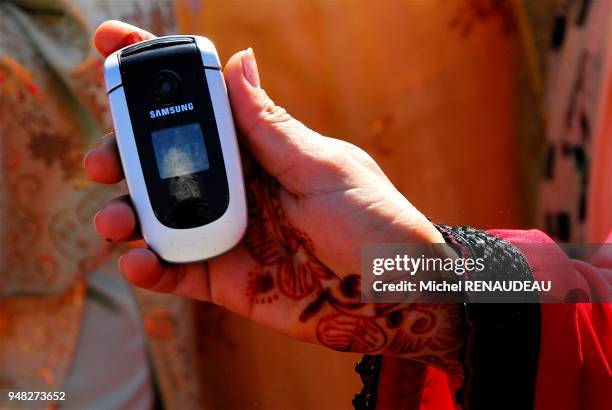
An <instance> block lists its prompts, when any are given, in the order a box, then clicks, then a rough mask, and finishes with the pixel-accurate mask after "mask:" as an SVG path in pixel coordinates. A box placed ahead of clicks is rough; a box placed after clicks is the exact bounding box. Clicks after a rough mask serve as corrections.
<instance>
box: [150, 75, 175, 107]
mask: <svg viewBox="0 0 612 410" xmlns="http://www.w3.org/2000/svg"><path fill="white" fill-rule="evenodd" d="M180 89H181V78H180V77H179V75H178V74H176V73H175V72H174V71H170V70H162V71H160V72H158V73H157V74H155V76H154V77H153V95H154V96H155V97H156V98H157V99H158V100H159V101H162V102H169V101H172V100H173V99H174V98H175V97H176V96H177V95H178V93H179V91H180Z"/></svg>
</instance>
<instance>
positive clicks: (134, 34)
mask: <svg viewBox="0 0 612 410" xmlns="http://www.w3.org/2000/svg"><path fill="white" fill-rule="evenodd" d="M152 38H155V36H154V35H153V34H151V33H149V32H148V31H145V30H143V29H141V28H138V27H136V26H132V25H130V24H127V23H124V22H122V21H117V20H108V21H105V22H104V23H102V24H100V26H98V28H97V29H96V33H95V34H94V44H95V45H96V48H97V49H98V52H100V54H102V56H104V57H107V56H108V55H109V54H111V53H113V52H115V51H117V50H119V49H120V48H123V47H126V46H129V45H130V44H134V43H138V42H140V41H144V40H149V39H152Z"/></svg>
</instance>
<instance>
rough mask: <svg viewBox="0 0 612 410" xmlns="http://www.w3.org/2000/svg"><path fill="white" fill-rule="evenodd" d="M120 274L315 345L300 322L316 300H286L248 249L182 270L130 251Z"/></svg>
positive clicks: (151, 255) (307, 297) (311, 333)
mask: <svg viewBox="0 0 612 410" xmlns="http://www.w3.org/2000/svg"><path fill="white" fill-rule="evenodd" d="M119 268H120V269H121V271H122V272H123V274H124V275H125V278H126V279H127V281H128V282H130V283H132V284H133V285H135V286H138V287H141V288H144V289H147V290H151V291H155V292H162V293H171V294H174V295H179V296H185V297H190V298H193V299H198V300H203V301H211V302H213V303H215V304H217V305H219V306H223V307H225V308H227V309H229V310H231V311H233V312H235V313H238V314H240V315H242V316H245V317H247V318H249V319H252V320H254V321H256V322H257V323H260V324H263V325H266V326H269V327H271V328H273V329H275V330H276V331H279V332H281V333H284V334H287V335H289V336H293V337H298V338H300V339H302V340H306V341H313V340H314V329H313V323H312V322H311V321H305V322H300V319H299V318H300V316H301V315H303V312H304V310H305V309H307V307H308V306H309V305H310V304H311V303H312V302H313V301H314V300H316V298H317V294H315V293H312V294H311V295H305V296H304V297H303V298H302V299H300V300H296V299H294V298H288V297H286V296H284V295H283V293H282V291H281V290H280V289H279V287H278V283H277V281H276V279H275V277H274V276H273V275H272V273H271V272H268V271H266V270H263V269H262V268H261V267H260V266H258V265H257V264H256V263H254V260H253V259H252V258H251V257H250V255H249V252H248V250H246V248H245V247H244V246H239V247H237V248H234V249H233V250H231V251H230V252H228V253H226V254H224V255H223V256H220V257H218V258H214V259H211V260H209V261H208V262H199V263H191V264H184V265H174V264H169V263H166V262H164V261H162V260H160V259H159V258H158V257H157V256H156V255H155V253H154V252H153V251H151V250H149V249H144V248H138V249H131V250H130V251H128V252H127V253H126V254H125V255H123V256H122V257H121V259H120V260H119ZM326 309H328V307H327V308H323V309H321V311H320V312H319V311H318V312H317V314H323V313H324V312H325V310H326Z"/></svg>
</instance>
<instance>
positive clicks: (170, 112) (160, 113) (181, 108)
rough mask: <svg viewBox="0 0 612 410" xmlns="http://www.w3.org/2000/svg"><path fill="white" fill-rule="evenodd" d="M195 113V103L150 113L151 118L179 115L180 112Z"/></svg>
mask: <svg viewBox="0 0 612 410" xmlns="http://www.w3.org/2000/svg"><path fill="white" fill-rule="evenodd" d="M184 111H193V103H187V104H179V105H174V106H172V107H166V108H160V109H158V110H151V111H149V117H151V118H157V117H165V116H166V115H173V114H178V113H179V112H184Z"/></svg>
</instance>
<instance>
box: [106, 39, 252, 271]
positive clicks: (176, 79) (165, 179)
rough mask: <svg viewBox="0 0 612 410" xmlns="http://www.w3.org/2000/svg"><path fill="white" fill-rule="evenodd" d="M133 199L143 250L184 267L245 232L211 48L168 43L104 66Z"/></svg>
mask: <svg viewBox="0 0 612 410" xmlns="http://www.w3.org/2000/svg"><path fill="white" fill-rule="evenodd" d="M104 77H105V82H106V91H107V93H108V100H109V102H110V109H111V114H112V117H113V124H114V127H115V136H116V138H117V145H118V148H119V154H120V157H121V163H122V166H123V171H124V174H125V179H126V182H127V186H128V190H129V193H130V197H131V199H132V202H133V205H134V208H135V210H136V213H137V216H138V220H139V222H140V228H141V231H142V234H143V236H144V239H145V241H146V242H147V244H148V245H149V247H150V248H151V249H152V250H154V251H155V252H156V253H157V254H158V255H159V256H160V257H161V258H162V259H164V260H166V261H168V262H175V263H184V262H194V261H199V260H205V259H209V258H212V257H214V256H217V255H219V254H221V253H223V252H226V251H227V250H229V249H231V248H232V247H233V246H235V245H236V244H237V243H238V242H239V241H240V239H241V238H242V236H243V234H244V231H245V229H246V225H247V209H246V199H245V191H244V181H243V176H242V167H241V162H240V152H239V149H238V143H237V140H236V130H235V128H234V122H233V118H232V112H231V109H230V104H229V99H228V96H227V89H226V87H225V81H224V79H223V74H222V72H221V64H220V62H219V57H218V55H217V51H216V49H215V46H214V45H213V43H212V42H211V41H210V40H208V39H207V38H204V37H199V36H167V37H159V38H156V39H153V40H148V41H144V42H142V43H137V44H135V45H131V46H128V47H125V48H123V49H121V50H118V51H116V52H114V53H113V54H111V55H110V56H109V57H108V58H107V59H106V61H105V63H104Z"/></svg>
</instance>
